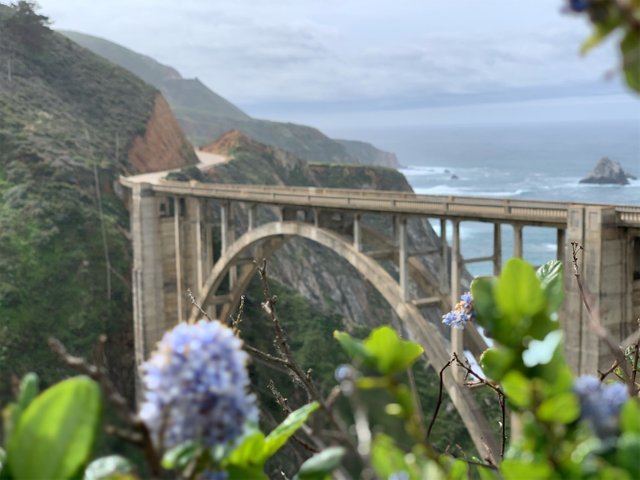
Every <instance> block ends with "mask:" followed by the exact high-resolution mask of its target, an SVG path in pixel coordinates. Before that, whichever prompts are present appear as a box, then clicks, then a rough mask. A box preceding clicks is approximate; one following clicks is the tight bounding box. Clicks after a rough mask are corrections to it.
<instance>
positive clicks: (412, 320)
mask: <svg viewBox="0 0 640 480" xmlns="http://www.w3.org/2000/svg"><path fill="white" fill-rule="evenodd" d="M292 237H300V238H304V239H307V240H311V241H313V242H315V243H318V244H320V245H322V246H323V247H325V248H328V249H330V250H331V251H333V252H334V253H336V254H338V255H339V256H340V257H342V258H343V259H344V260H346V261H347V262H348V263H349V264H350V265H351V266H352V267H354V268H355V269H356V270H357V271H358V272H359V273H360V274H361V275H362V276H363V277H364V278H365V279H366V280H367V281H369V282H370V283H371V284H372V285H373V286H374V287H375V288H376V289H377V290H378V291H379V292H380V294H381V295H382V296H383V297H384V298H385V300H386V301H387V302H388V303H389V305H390V306H391V307H392V308H393V309H394V311H395V312H396V314H397V315H398V317H399V318H400V320H401V322H402V323H403V325H404V327H405V328H406V329H407V331H408V332H409V333H410V335H411V336H412V338H413V339H414V340H415V341H417V342H418V343H420V344H421V345H422V346H423V347H424V349H425V355H426V357H427V359H428V360H429V361H430V362H431V364H432V365H434V366H435V367H439V366H443V365H445V364H446V363H447V362H448V361H449V359H450V353H449V352H448V351H447V348H446V345H447V340H446V339H445V338H444V337H443V336H442V335H441V334H440V332H439V331H438V329H437V328H436V327H435V326H434V325H433V324H431V323H430V322H428V321H426V320H425V319H424V317H423V316H422V314H421V313H420V310H419V309H418V308H417V307H416V306H414V305H413V304H411V303H409V302H405V301H404V300H403V297H402V293H401V290H400V287H399V285H398V283H397V282H396V281H395V279H393V277H391V275H389V273H387V272H386V271H385V270H384V269H383V268H382V267H381V266H380V265H379V264H378V263H377V262H376V261H375V260H374V259H373V258H371V257H368V256H367V255H366V254H364V253H362V252H360V251H358V250H357V249H356V248H355V247H354V246H353V244H352V243H350V242H348V241H346V240H345V239H344V238H342V237H340V236H339V235H338V234H336V233H335V232H332V231H330V230H326V229H323V228H319V227H316V226H315V225H313V224H309V223H302V222H295V221H285V222H271V223H267V224H264V225H261V226H259V227H257V228H255V229H252V230H249V231H247V232H246V233H245V234H243V235H242V236H240V237H239V238H238V239H237V240H236V241H234V242H233V243H231V244H230V245H229V246H228V247H227V249H226V250H225V252H223V254H222V256H221V257H220V258H219V259H218V261H217V262H216V263H215V265H214V266H213V268H212V270H211V272H210V274H209V276H208V278H207V280H206V282H205V283H204V285H203V288H202V289H201V291H200V293H199V298H198V303H199V304H200V305H202V306H206V305H207V302H208V300H209V298H210V297H211V296H212V295H213V294H214V293H215V292H216V290H217V289H218V287H219V286H220V284H221V283H222V281H223V279H224V278H225V275H226V274H227V273H228V272H229V269H230V268H231V267H232V266H233V265H235V264H236V263H237V262H238V260H239V259H240V258H241V257H242V256H243V255H246V253H247V252H250V251H251V250H252V249H253V248H255V247H258V248H260V249H261V252H260V256H262V257H264V258H268V257H269V256H270V255H271V254H273V252H275V251H276V250H277V249H278V248H280V247H281V246H282V245H283V244H284V243H285V242H286V241H287V240H288V239H290V238H292ZM253 273H255V267H254V268H253V269H246V270H245V272H243V273H242V274H241V276H240V278H238V280H237V282H236V287H237V288H236V289H235V290H236V291H238V290H239V289H240V288H242V289H244V287H246V285H247V284H248V282H249V281H250V279H251V277H252V276H253ZM198 314H199V312H198V310H197V308H196V307H193V308H192V310H191V314H190V321H191V322H193V321H195V320H196V319H197V317H198ZM444 384H445V387H446V389H447V392H448V393H449V395H450V397H451V399H452V401H453V403H454V405H455V407H456V408H457V410H458V412H459V413H460V416H461V418H462V420H463V422H464V423H465V426H466V427H467V429H468V431H469V433H470V435H471V438H472V439H473V442H474V444H475V445H476V448H477V449H478V451H479V452H480V454H481V455H482V457H483V458H485V457H486V458H491V459H492V460H493V461H494V462H498V461H499V455H498V452H499V449H498V445H497V441H496V439H495V437H494V435H493V434H492V433H491V429H490V428H489V424H488V422H487V420H486V418H485V417H484V414H483V413H482V412H481V410H480V409H479V407H478V405H477V404H476V402H475V401H474V399H473V397H472V396H471V395H470V393H469V391H468V390H467V389H465V388H464V387H462V386H461V385H460V384H459V383H458V382H456V381H455V380H454V378H453V375H452V373H451V369H448V370H446V372H445V375H444Z"/></svg>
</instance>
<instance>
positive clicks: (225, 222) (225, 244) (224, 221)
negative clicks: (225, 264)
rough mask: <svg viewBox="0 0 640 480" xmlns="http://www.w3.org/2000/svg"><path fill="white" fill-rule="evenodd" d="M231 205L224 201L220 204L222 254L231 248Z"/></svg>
mask: <svg viewBox="0 0 640 480" xmlns="http://www.w3.org/2000/svg"><path fill="white" fill-rule="evenodd" d="M230 208H231V205H230V204H229V202H224V203H223V204H222V205H220V255H223V254H224V253H225V252H226V251H227V248H229V210H230Z"/></svg>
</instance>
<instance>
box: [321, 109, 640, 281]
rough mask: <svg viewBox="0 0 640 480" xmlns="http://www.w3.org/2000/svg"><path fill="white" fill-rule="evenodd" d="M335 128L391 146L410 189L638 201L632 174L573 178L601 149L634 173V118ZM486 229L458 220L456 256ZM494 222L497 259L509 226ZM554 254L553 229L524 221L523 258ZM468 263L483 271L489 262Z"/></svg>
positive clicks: (637, 128) (487, 240)
mask: <svg viewBox="0 0 640 480" xmlns="http://www.w3.org/2000/svg"><path fill="white" fill-rule="evenodd" d="M332 133H333V132H332ZM339 134H340V135H342V136H343V138H358V139H361V140H365V141H369V142H371V143H373V144H374V145H376V146H377V147H379V148H382V149H385V150H389V151H392V152H395V153H396V155H397V156H398V159H399V161H400V163H401V164H402V165H403V168H402V169H401V172H402V173H404V174H405V176H406V177H407V180H408V181H409V183H410V184H411V186H412V187H413V189H414V190H415V191H416V192H417V193H423V194H431V195H464V196H481V197H495V198H516V199H537V200H561V201H569V202H579V203H604V204H630V205H640V180H633V181H631V184H630V185H625V186H620V185H607V186H599V185H584V184H579V183H578V181H579V180H580V178H582V177H584V176H586V175H587V174H588V173H589V172H590V171H591V170H592V168H593V167H594V166H595V164H596V162H597V161H598V160H599V159H600V158H602V157H604V156H607V157H609V158H611V159H613V160H616V161H619V162H620V163H621V164H622V166H623V168H624V169H625V170H626V171H627V172H629V173H631V174H633V175H636V176H638V177H639V178H640V121H628V122H621V121H609V122H606V123H602V122H573V123H545V124H535V123H526V124H522V123H521V124H505V125H447V126H424V127H420V126H416V127H402V128H399V127H398V128H394V127H390V128H377V127H376V128H360V129H344V130H341V131H340V132H339ZM454 176H455V177H454ZM456 177H457V178H456ZM434 228H436V230H437V229H438V225H437V224H435V223H434ZM492 228H493V227H492V225H490V224H486V223H481V222H464V223H462V225H461V247H462V253H463V256H467V257H477V256H485V255H490V254H491V252H492V248H493V246H492ZM502 228H503V231H502V238H503V261H504V260H506V259H507V258H508V257H509V256H511V254H512V252H513V242H512V237H513V233H512V229H511V227H509V226H507V225H503V226H502ZM448 230H449V231H450V230H451V229H448ZM555 255H556V232H555V230H552V229H546V228H539V227H525V229H524V256H525V258H526V259H527V260H528V261H530V262H532V263H534V264H536V265H539V264H542V263H544V262H545V261H547V260H549V259H551V258H555ZM469 269H470V270H471V271H472V273H474V274H489V273H491V265H490V264H489V263H487V264H473V265H471V266H470V267H469Z"/></svg>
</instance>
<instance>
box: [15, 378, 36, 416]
mask: <svg viewBox="0 0 640 480" xmlns="http://www.w3.org/2000/svg"><path fill="white" fill-rule="evenodd" d="M39 388H40V387H39V379H38V375H36V374H35V373H27V374H26V375H25V376H24V377H22V381H21V382H20V393H19V394H18V402H17V404H18V407H20V410H21V411H24V410H26V409H27V407H28V406H29V404H30V403H31V402H32V401H33V400H34V399H35V398H36V396H37V395H38V390H39Z"/></svg>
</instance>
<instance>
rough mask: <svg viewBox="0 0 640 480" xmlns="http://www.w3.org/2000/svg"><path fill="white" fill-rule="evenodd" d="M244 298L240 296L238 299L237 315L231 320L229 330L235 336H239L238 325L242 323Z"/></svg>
mask: <svg viewBox="0 0 640 480" xmlns="http://www.w3.org/2000/svg"><path fill="white" fill-rule="evenodd" d="M246 298H247V297H246V296H245V295H242V296H241V297H240V306H239V307H238V313H237V315H236V317H235V318H233V317H232V318H231V328H232V329H233V332H234V333H235V334H236V335H239V334H240V323H241V322H242V316H243V315H244V302H245V300H246Z"/></svg>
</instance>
